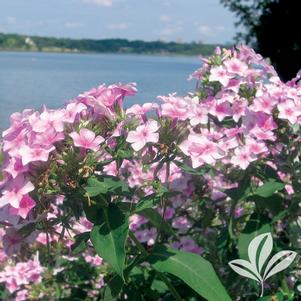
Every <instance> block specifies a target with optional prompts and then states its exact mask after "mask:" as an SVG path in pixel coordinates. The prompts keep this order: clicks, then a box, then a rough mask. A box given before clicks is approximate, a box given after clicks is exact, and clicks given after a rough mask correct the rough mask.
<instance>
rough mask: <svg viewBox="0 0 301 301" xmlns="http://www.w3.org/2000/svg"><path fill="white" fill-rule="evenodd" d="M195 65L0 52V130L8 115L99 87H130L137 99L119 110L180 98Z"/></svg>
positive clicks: (191, 61)
mask: <svg viewBox="0 0 301 301" xmlns="http://www.w3.org/2000/svg"><path fill="white" fill-rule="evenodd" d="M199 66H200V61H199V60H198V59H197V58H192V57H162V56H161V57H160V56H142V55H115V54H55V53H15V52H0V131H2V130H4V129H5V128H6V127H7V126H8V125H9V116H10V114H11V113H13V112H16V111H21V110H23V109H25V108H35V109H39V108H40V107H41V105H42V104H46V106H47V107H49V108H58V107H60V106H62V105H63V104H64V103H65V102H66V101H67V100H69V99H71V98H73V97H75V96H76V95H78V94H79V93H81V92H83V91H87V90H89V89H90V88H92V87H94V86H97V85H99V84H101V83H106V84H111V83H115V82H124V83H127V82H136V83H137V85H138V94H137V96H135V97H128V98H127V99H126V102H125V106H130V105H132V104H134V103H144V102H151V101H157V100H156V96H157V95H166V94H168V93H172V92H178V93H179V94H180V95H185V93H186V92H188V91H192V90H193V89H194V87H195V82H194V81H188V80H187V78H188V76H189V75H190V74H191V73H192V72H193V71H194V70H195V69H197V68H199Z"/></svg>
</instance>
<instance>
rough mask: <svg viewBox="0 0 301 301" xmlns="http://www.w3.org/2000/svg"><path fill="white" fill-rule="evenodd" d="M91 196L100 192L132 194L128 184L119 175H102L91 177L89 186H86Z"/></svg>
mask: <svg viewBox="0 0 301 301" xmlns="http://www.w3.org/2000/svg"><path fill="white" fill-rule="evenodd" d="M85 189H86V191H87V193H88V194H89V196H90V197H94V196H97V195H99V194H110V195H122V196H130V195H131V193H130V190H129V187H128V185H127V184H126V183H125V182H123V181H121V180H120V179H118V178H117V177H113V176H107V175H101V176H98V177H95V176H93V177H90V178H89V179H88V186H86V187H85Z"/></svg>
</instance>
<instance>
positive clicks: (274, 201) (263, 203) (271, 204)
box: [248, 194, 284, 215]
mask: <svg viewBox="0 0 301 301" xmlns="http://www.w3.org/2000/svg"><path fill="white" fill-rule="evenodd" d="M248 200H251V201H254V202H256V205H257V207H258V208H261V209H263V208H267V209H269V210H270V211H271V212H272V213H273V215H277V214H279V213H280V212H282V211H283V209H284V207H283V204H284V199H283V198H282V197H281V196H280V195H277V194H275V195H273V196H270V197H267V198H264V197H261V196H258V195H254V196H251V197H250V198H248Z"/></svg>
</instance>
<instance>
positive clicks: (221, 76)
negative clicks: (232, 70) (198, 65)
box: [209, 66, 232, 87]
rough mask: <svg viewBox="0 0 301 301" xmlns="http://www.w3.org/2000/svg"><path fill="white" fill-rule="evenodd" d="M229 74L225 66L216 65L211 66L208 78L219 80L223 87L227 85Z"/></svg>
mask: <svg viewBox="0 0 301 301" xmlns="http://www.w3.org/2000/svg"><path fill="white" fill-rule="evenodd" d="M231 77H232V76H231V75H229V73H228V72H227V70H226V69H225V67H223V66H217V67H213V68H211V70H210V75H209V80H210V81H216V82H220V83H221V84H222V85H223V86H224V87H226V86H228V84H229V81H230V79H231Z"/></svg>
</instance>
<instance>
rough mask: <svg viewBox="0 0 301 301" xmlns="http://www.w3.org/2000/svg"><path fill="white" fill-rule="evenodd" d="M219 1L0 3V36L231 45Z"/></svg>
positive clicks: (230, 19)
mask: <svg viewBox="0 0 301 301" xmlns="http://www.w3.org/2000/svg"><path fill="white" fill-rule="evenodd" d="M234 21H235V20H234V16H233V14H232V13H231V12H229V11H228V10H227V9H226V8H224V7H223V6H222V5H221V4H220V3H219V0H0V32H5V33H20V34H28V35H40V36H52V37H70V38H93V39H106V38H126V39H130V40H135V39H140V40H145V41H153V40H159V39H161V40H165V41H185V42H190V41H196V42H200V41H201V42H203V43H225V42H231V41H232V40H233V37H234V35H235V27H234Z"/></svg>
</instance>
